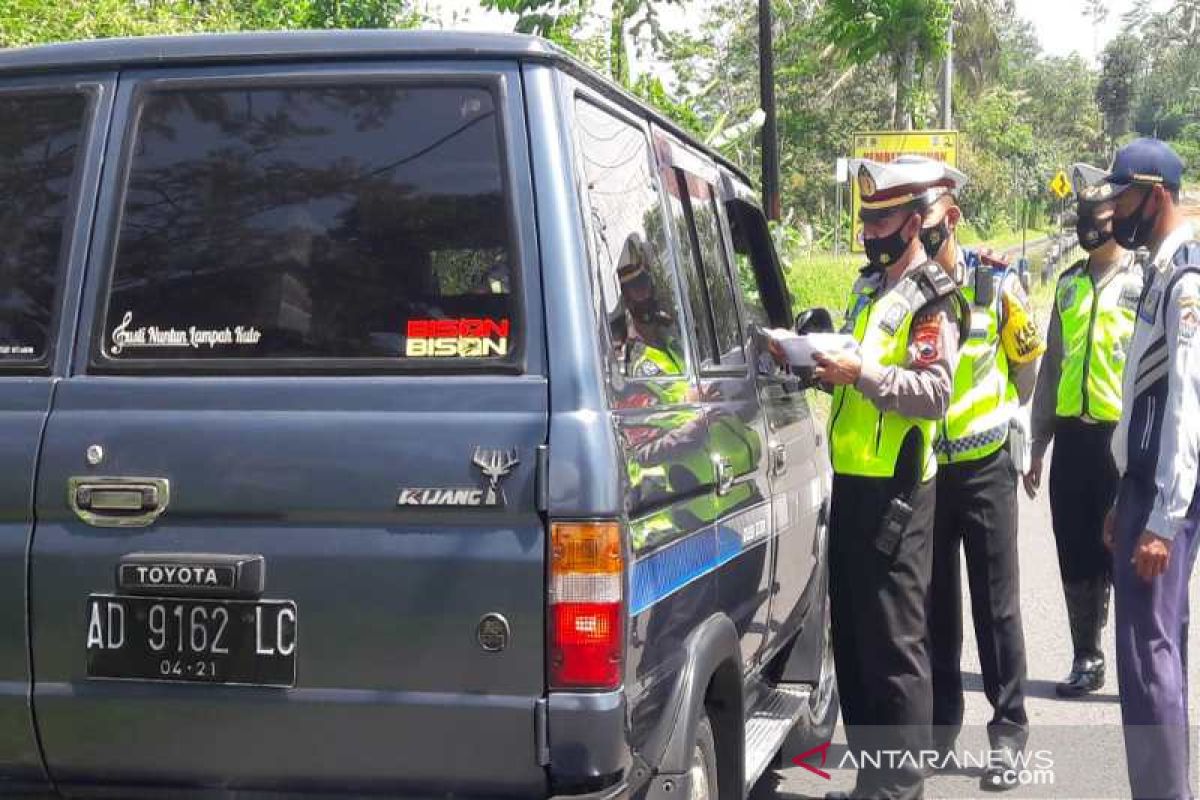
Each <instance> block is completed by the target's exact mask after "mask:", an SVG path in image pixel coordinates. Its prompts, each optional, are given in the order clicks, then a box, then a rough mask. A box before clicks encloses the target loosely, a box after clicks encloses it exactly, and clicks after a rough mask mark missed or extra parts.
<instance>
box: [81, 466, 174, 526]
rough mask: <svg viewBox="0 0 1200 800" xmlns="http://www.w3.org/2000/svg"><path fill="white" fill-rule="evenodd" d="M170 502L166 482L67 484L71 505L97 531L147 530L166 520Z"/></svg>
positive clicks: (86, 481) (118, 480)
mask: <svg viewBox="0 0 1200 800" xmlns="http://www.w3.org/2000/svg"><path fill="white" fill-rule="evenodd" d="M170 501H171V482H170V481H168V480H167V479H166V478H101V477H92V476H85V477H74V478H70V479H69V480H68V481H67V504H68V505H69V506H70V507H71V510H72V511H74V512H75V515H76V516H77V517H79V518H80V519H81V520H83V521H84V522H86V523H87V524H88V525H92V526H95V527H97V528H144V527H146V526H148V525H152V524H153V523H154V521H155V520H156V519H158V518H159V517H160V516H162V514H163V512H164V511H166V510H167V505H168V504H169V503H170Z"/></svg>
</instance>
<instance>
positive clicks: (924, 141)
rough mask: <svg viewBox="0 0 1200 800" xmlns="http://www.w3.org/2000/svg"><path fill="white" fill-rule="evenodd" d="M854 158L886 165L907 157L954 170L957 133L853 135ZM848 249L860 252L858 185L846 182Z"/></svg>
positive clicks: (853, 182)
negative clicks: (849, 195) (849, 197)
mask: <svg viewBox="0 0 1200 800" xmlns="http://www.w3.org/2000/svg"><path fill="white" fill-rule="evenodd" d="M851 152H852V153H853V155H854V157H855V158H869V159H871V160H872V161H878V162H880V163H887V162H889V161H894V160H895V159H896V158H897V157H899V156H901V155H904V154H905V153H908V154H910V155H919V156H927V157H929V158H935V159H937V160H938V161H945V162H946V163H947V164H949V165H950V166H952V167H957V166H958V131H868V132H865V133H856V134H854V147H853V149H852V151H851ZM850 184H851V190H850V191H851V193H852V198H853V199H852V201H851V208H850V249H851V250H853V251H855V252H862V224H861V223H860V222H859V219H858V209H859V194H858V182H857V181H853V180H852V181H850Z"/></svg>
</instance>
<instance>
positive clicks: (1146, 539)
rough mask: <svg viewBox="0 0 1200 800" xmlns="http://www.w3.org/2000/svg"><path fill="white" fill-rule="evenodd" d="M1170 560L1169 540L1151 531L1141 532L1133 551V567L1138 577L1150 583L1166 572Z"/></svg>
mask: <svg viewBox="0 0 1200 800" xmlns="http://www.w3.org/2000/svg"><path fill="white" fill-rule="evenodd" d="M1170 560H1171V540H1170V539H1164V538H1162V537H1161V536H1159V535H1158V534H1156V533H1153V532H1152V531H1142V535H1141V537H1139V538H1138V542H1137V547H1135V548H1134V550H1133V567H1134V569H1135V570H1136V571H1137V574H1138V577H1139V578H1141V579H1142V580H1144V581H1152V580H1154V579H1155V578H1157V577H1158V576H1159V575H1162V574H1163V573H1164V572H1166V571H1167V564H1168V563H1169V562H1170Z"/></svg>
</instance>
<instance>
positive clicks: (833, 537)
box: [829, 473, 936, 798]
mask: <svg viewBox="0 0 1200 800" xmlns="http://www.w3.org/2000/svg"><path fill="white" fill-rule="evenodd" d="M910 474H911V473H910ZM907 483H908V486H907V487H906V486H904V485H903V482H900V481H896V480H883V479H874V478H860V477H853V476H844V475H835V476H834V479H833V498H832V507H831V515H830V517H831V518H830V531H829V578H830V585H829V593H830V610H831V614H832V632H833V654H834V660H835V664H836V667H837V679H838V693H839V695H840V696H841V703H842V720H843V722H844V724H845V726H846V738H847V742H848V744H849V747H850V751H851V752H852V753H854V754H859V753H866V754H867V756H868V758H874V757H876V756H875V754H876V753H879V752H883V751H907V752H911V753H912V754H913V758H914V759H919V758H920V755H919V751H921V750H924V749H928V747H929V724H930V713H931V708H932V699H931V697H930V680H929V654H928V651H927V649H926V641H925V630H926V624H925V597H926V593H927V592H928V589H929V571H930V566H931V562H932V556H933V550H932V546H931V541H930V540H931V538H932V532H933V511H934V494H935V491H936V486H935V484H934V482H933V481H929V482H927V483H924V484H919V485H917V486H915V487H914V486H913V485H912V481H911V480H909V481H908V482H907ZM902 495H907V496H908V502H909V503H910V505H912V507H913V515H912V519H911V521H910V522H909V525H908V528H907V530H906V531H905V532H904V534H903V535H902V536H901V537H900V539H899V542H898V544H897V546H896V547H895V549H894V550H893V551H892V552H890V553H885V552H883V551H882V550H881V548H880V547H879V546H877V544H878V542H877V540H878V538H879V537H878V534H879V531H880V521H881V520H882V518H883V516H884V514H885V513H886V512H887V510H888V507H889V505H890V504H891V502H892V500H893V498H896V497H898V496H902ZM856 763H858V764H859V765H860V769H859V771H858V779H857V784H856V787H855V790H854V792H853V796H854V797H870V798H877V797H886V798H916V797H921V796H922V793H923V791H924V782H923V778H922V774H921V770H920V769H919V768H918V766H917V764H916V763H915V761H912V760H910V761H909V762H908V763H905V760H904V759H898V761H896V762H882V766H880V767H878V768H876V767H875V766H874V765H872V766H871V767H866V766H864V765H863V762H862V761H858V762H856ZM876 763H879V762H876Z"/></svg>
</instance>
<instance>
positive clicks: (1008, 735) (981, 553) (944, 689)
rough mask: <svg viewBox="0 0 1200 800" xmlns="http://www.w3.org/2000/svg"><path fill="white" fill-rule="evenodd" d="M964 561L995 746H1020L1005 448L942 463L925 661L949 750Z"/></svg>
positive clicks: (957, 687) (1012, 515) (1010, 486)
mask: <svg viewBox="0 0 1200 800" xmlns="http://www.w3.org/2000/svg"><path fill="white" fill-rule="evenodd" d="M960 543H961V544H962V547H963V550H964V551H965V552H966V557H967V580H968V585H969V586H970V590H971V618H972V620H973V621H974V623H975V642H976V643H977V644H978V646H979V663H980V667H981V668H982V671H983V688H984V693H985V694H986V695H987V699H988V702H989V703H991V704H992V709H993V715H992V720H991V722H989V723H988V738H989V739H990V740H991V744H992V746H993V747H995V748H999V747H1003V746H1005V745H1007V746H1009V747H1012V748H1014V749H1017V750H1022V749H1024V747H1025V742H1026V740H1027V739H1028V736H1029V717H1028V716H1027V715H1026V713H1025V690H1024V684H1025V634H1024V632H1023V630H1022V628H1021V592H1020V568H1019V566H1018V561H1017V473H1016V470H1015V469H1014V468H1013V464H1012V459H1011V457H1010V456H1009V454H1008V450H1007V448H1001V449H1000V450H998V451H997V452H995V453H993V454H992V455H990V456H986V457H984V458H981V459H978V460H976V461H967V462H963V463H959V464H946V465H939V467H938V476H937V511H936V514H935V523H934V534H933V580H932V583H931V587H930V592H929V607H928V616H929V658H930V662H931V665H932V667H933V725H934V728H933V738H934V743H935V745H937V746H939V747H944V748H948V747H950V746H951V745H953V743H954V741H955V739H957V738H958V734H959V732H960V731H961V730H962V722H963V684H962V666H961V663H962V641H963V625H962V619H963V613H962V570H961V568H960V566H959V557H958V551H959V544H960Z"/></svg>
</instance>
